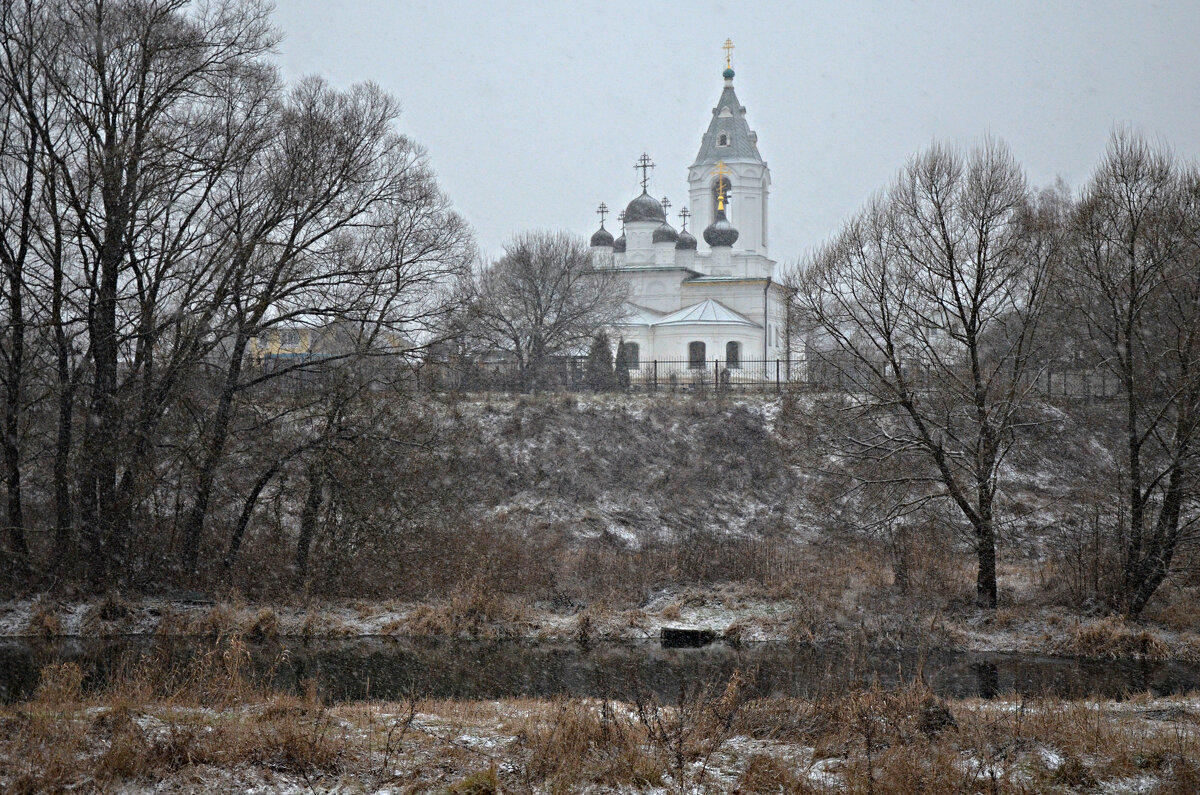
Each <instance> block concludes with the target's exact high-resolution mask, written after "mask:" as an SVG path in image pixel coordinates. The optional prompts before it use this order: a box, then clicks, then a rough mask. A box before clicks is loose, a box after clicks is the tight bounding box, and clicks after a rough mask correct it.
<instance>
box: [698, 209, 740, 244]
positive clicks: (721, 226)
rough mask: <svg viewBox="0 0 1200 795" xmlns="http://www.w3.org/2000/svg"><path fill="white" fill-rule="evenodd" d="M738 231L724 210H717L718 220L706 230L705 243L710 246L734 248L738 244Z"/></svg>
mask: <svg viewBox="0 0 1200 795" xmlns="http://www.w3.org/2000/svg"><path fill="white" fill-rule="evenodd" d="M737 239H738V230H736V229H734V228H733V224H731V223H729V219H728V218H726V217H725V211H724V210H717V220H715V221H713V222H712V223H711V224H709V225H708V228H707V229H705V230H704V242H705V243H707V244H708V245H710V246H732V245H733V244H734V243H736V242H737Z"/></svg>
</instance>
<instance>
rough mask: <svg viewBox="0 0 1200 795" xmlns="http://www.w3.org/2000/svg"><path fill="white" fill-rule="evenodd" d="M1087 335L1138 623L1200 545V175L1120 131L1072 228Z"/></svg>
mask: <svg viewBox="0 0 1200 795" xmlns="http://www.w3.org/2000/svg"><path fill="white" fill-rule="evenodd" d="M1070 231H1071V235H1070V244H1071V245H1070V257H1071V259H1070V264H1071V267H1070V268H1069V269H1067V273H1069V274H1071V275H1072V277H1073V278H1072V279H1071V280H1070V282H1069V283H1068V290H1069V293H1068V295H1069V297H1070V298H1071V304H1072V306H1073V307H1074V308H1076V309H1077V310H1078V312H1079V313H1080V315H1081V317H1082V318H1083V325H1084V328H1083V329H1082V331H1083V332H1084V333H1083V334H1081V335H1080V336H1081V337H1083V339H1084V342H1085V343H1086V344H1089V345H1090V347H1091V351H1092V352H1093V354H1094V358H1095V360H1097V361H1099V362H1101V363H1102V366H1104V367H1107V368H1108V369H1109V370H1110V371H1111V372H1113V373H1114V374H1115V375H1116V377H1117V379H1118V381H1119V383H1120V392H1119V398H1120V403H1121V415H1122V416H1121V426H1122V428H1123V433H1122V437H1123V445H1124V450H1123V454H1118V456H1117V458H1118V460H1120V461H1121V462H1122V466H1121V467H1120V480H1121V481H1122V482H1123V489H1124V491H1125V495H1124V499H1123V500H1121V501H1120V503H1121V512H1122V514H1123V515H1122V516H1121V517H1120V521H1119V525H1118V528H1117V530H1118V535H1119V537H1120V539H1121V544H1120V546H1121V548H1122V551H1123V558H1124V559H1123V561H1122V583H1121V593H1120V594H1119V595H1118V600H1119V606H1120V607H1121V609H1122V610H1124V611H1125V612H1126V613H1127V614H1128V615H1131V616H1137V615H1138V614H1140V613H1141V612H1142V610H1143V609H1144V608H1145V606H1146V603H1147V601H1148V600H1149V599H1150V597H1151V596H1153V594H1154V592H1155V591H1156V590H1157V589H1158V587H1159V586H1160V585H1161V584H1162V582H1163V580H1164V579H1165V578H1166V577H1167V575H1168V574H1169V573H1170V571H1171V566H1172V561H1173V560H1174V558H1175V554H1176V552H1177V551H1178V550H1179V549H1180V547H1181V545H1183V544H1185V543H1187V542H1188V541H1189V540H1192V539H1195V538H1196V537H1197V532H1196V521H1197V519H1198V518H1200V515H1198V514H1197V510H1196V509H1197V504H1196V496H1195V489H1196V474H1197V471H1196V464H1197V450H1196V443H1197V441H1198V440H1197V423H1198V422H1200V173H1198V172H1197V171H1196V169H1195V168H1190V169H1184V168H1182V167H1180V166H1179V165H1178V164H1177V162H1176V161H1175V159H1174V157H1173V156H1172V155H1171V153H1170V152H1168V151H1166V150H1165V149H1162V148H1155V147H1153V146H1151V145H1150V144H1148V143H1147V142H1146V141H1145V140H1144V139H1142V138H1141V137H1139V136H1137V135H1134V134H1132V133H1130V132H1127V131H1120V132H1116V133H1114V135H1113V136H1112V138H1111V140H1110V142H1109V147H1108V152H1107V154H1106V156H1105V158H1104V160H1103V162H1102V163H1101V164H1100V167H1099V169H1098V170H1097V172H1096V174H1095V176H1094V177H1093V178H1092V180H1091V182H1090V183H1089V184H1088V186H1087V188H1086V189H1085V190H1084V192H1083V195H1082V197H1081V199H1080V201H1079V204H1078V207H1077V208H1076V210H1075V212H1074V214H1073V216H1072V218H1071V227H1070Z"/></svg>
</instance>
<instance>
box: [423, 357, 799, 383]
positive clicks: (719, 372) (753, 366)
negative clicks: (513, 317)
mask: <svg viewBox="0 0 1200 795" xmlns="http://www.w3.org/2000/svg"><path fill="white" fill-rule="evenodd" d="M421 369H422V377H423V380H424V382H425V384H426V385H428V386H430V387H432V388H441V389H457V390H461V391H467V392H470V391H521V390H523V389H531V388H536V389H563V390H589V389H590V390H597V389H602V390H609V389H627V390H630V391H635V392H663V391H669V392H689V391H690V392H698V391H699V392H705V391H707V392H712V391H733V392H739V391H740V392H779V391H782V390H783V389H785V388H789V387H798V386H803V385H805V383H804V380H803V378H802V371H801V368H800V366H799V364H798V363H795V362H791V363H789V362H788V361H787V360H786V359H742V360H739V361H734V362H730V361H726V360H724V359H706V360H703V361H689V360H669V359H654V360H649V361H646V360H643V361H640V362H638V363H637V366H636V367H631V368H629V369H628V370H626V371H625V373H620V372H615V373H613V374H612V376H611V378H609V377H608V376H607V375H606V376H604V382H602V383H597V382H596V380H597V379H596V376H595V375H593V374H592V373H589V371H588V366H587V357H582V356H581V357H570V358H563V359H557V360H554V361H552V362H550V363H548V364H546V365H544V366H543V367H542V368H541V369H539V370H538V371H536V372H534V371H531V370H522V369H521V368H520V367H519V366H518V365H517V364H516V363H513V362H479V361H476V362H462V363H456V364H442V365H439V364H432V363H431V364H427V365H426V366H424V367H423V368H421Z"/></svg>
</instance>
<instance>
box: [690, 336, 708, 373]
mask: <svg viewBox="0 0 1200 795" xmlns="http://www.w3.org/2000/svg"><path fill="white" fill-rule="evenodd" d="M688 367H690V368H691V369H693V370H703V369H704V343H703V342H689V343H688Z"/></svg>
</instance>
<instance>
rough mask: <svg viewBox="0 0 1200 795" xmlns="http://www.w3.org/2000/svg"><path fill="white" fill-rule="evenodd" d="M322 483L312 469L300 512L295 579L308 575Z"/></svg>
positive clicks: (319, 508) (301, 578)
mask: <svg viewBox="0 0 1200 795" xmlns="http://www.w3.org/2000/svg"><path fill="white" fill-rule="evenodd" d="M322 499H323V483H322V481H321V477H320V475H319V474H317V472H316V471H315V470H314V471H313V472H311V473H310V474H309V482H308V497H307V498H306V499H305V500H304V510H303V511H301V513H300V537H299V538H298V539H297V540H296V579H298V580H304V578H306V577H307V576H308V551H309V548H310V547H311V546H312V539H313V535H314V533H315V532H316V528H317V513H318V512H319V511H320V510H321V502H322Z"/></svg>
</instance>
